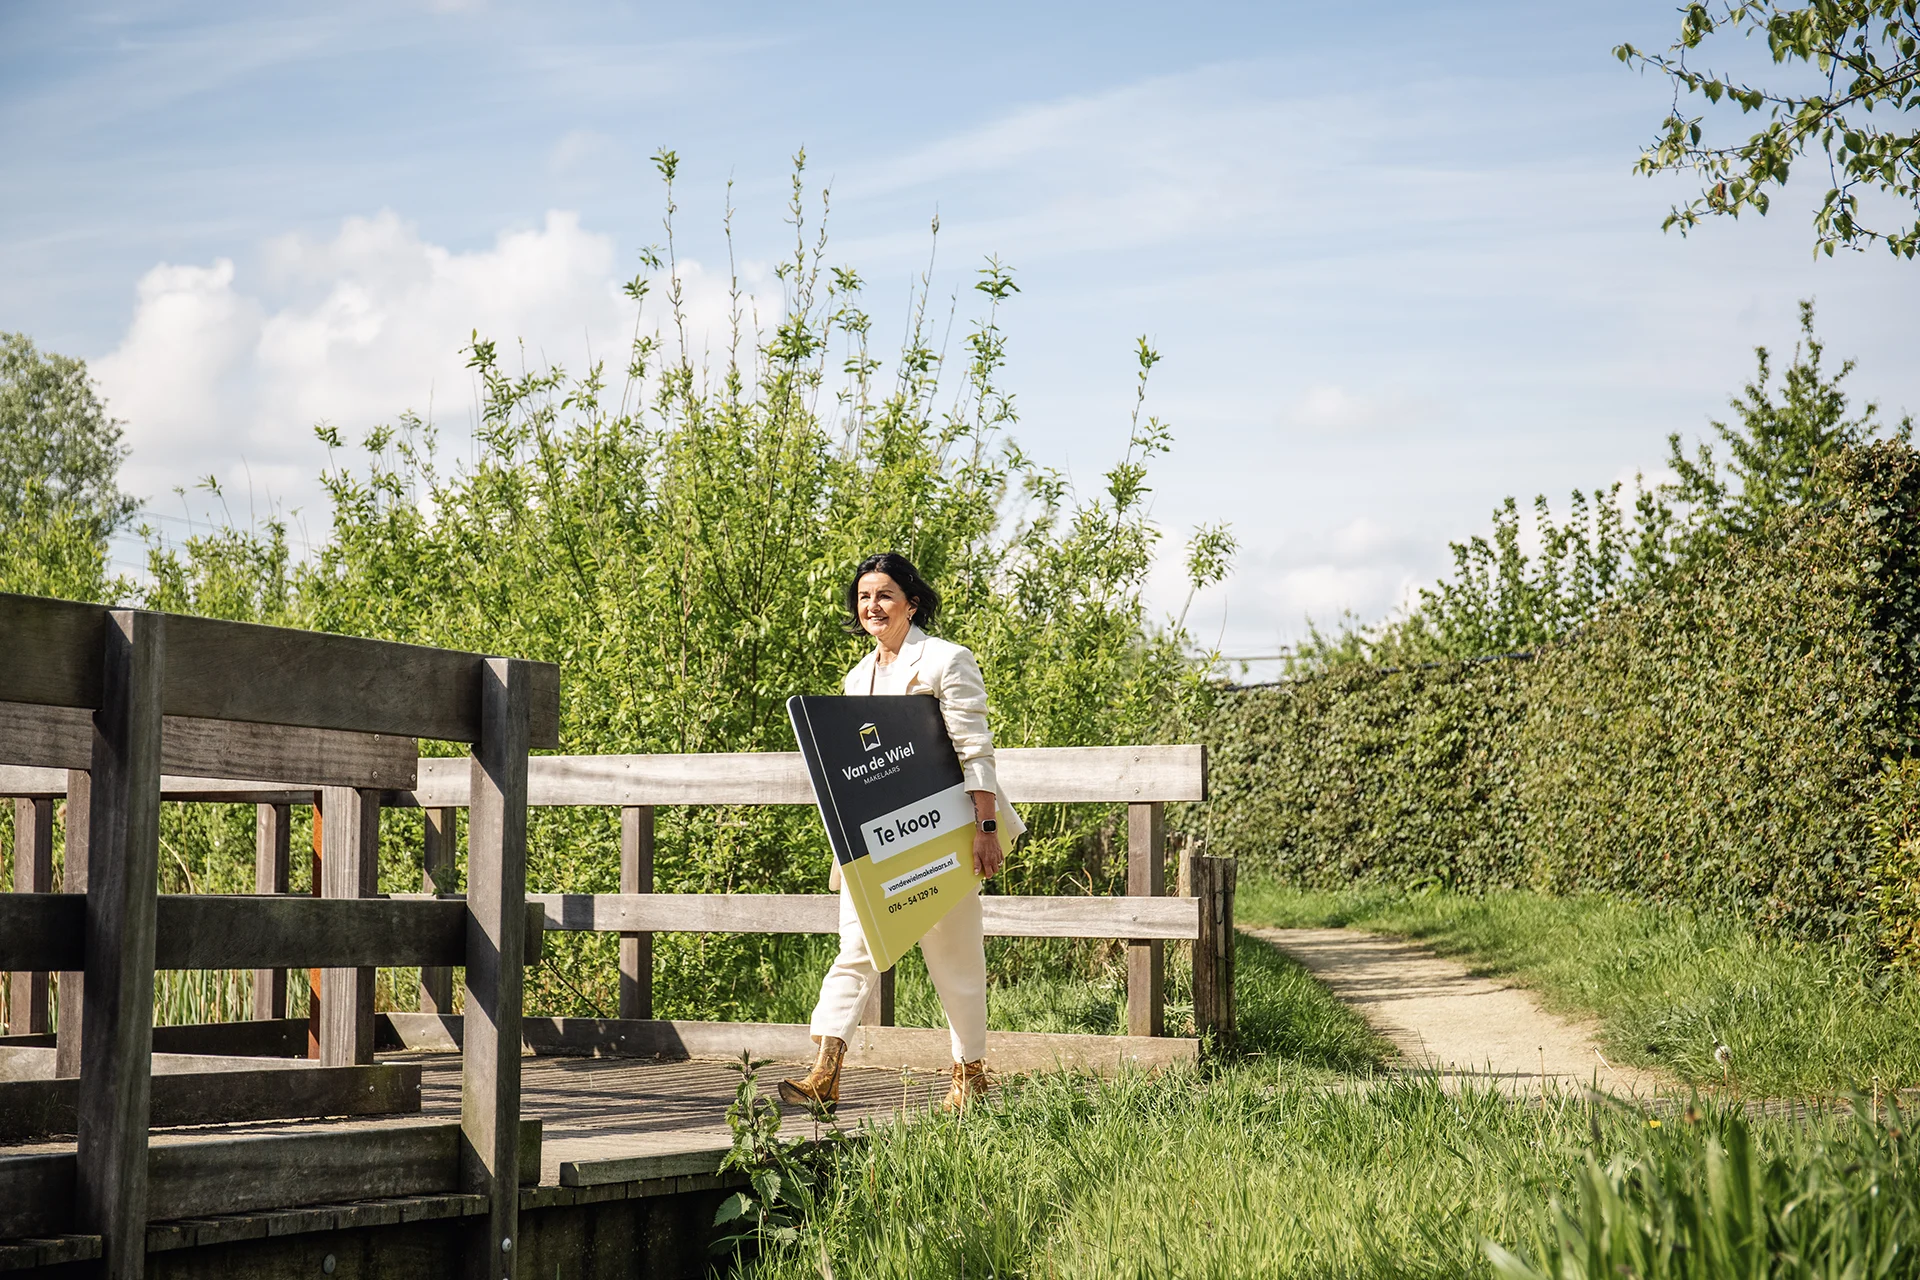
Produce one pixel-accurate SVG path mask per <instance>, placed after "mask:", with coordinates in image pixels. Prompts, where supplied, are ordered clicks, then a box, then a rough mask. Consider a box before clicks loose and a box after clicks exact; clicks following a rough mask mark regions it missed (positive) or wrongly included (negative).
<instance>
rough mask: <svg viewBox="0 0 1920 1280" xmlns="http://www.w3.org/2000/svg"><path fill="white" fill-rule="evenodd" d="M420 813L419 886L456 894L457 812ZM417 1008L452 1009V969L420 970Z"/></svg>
mask: <svg viewBox="0 0 1920 1280" xmlns="http://www.w3.org/2000/svg"><path fill="white" fill-rule="evenodd" d="M422 816H423V817H425V818H426V827H427V838H426V848H425V849H423V850H422V851H421V852H422V857H421V873H422V874H421V880H420V887H421V889H422V891H423V892H426V893H456V892H458V889H457V888H456V876H455V870H456V861H457V860H456V852H455V837H454V832H455V831H456V829H457V828H456V827H455V826H454V822H455V821H456V819H457V818H458V814H456V813H455V811H454V810H452V809H426V810H423V811H422ZM419 1008H420V1012H421V1013H439V1014H449V1013H452V1012H453V970H452V969H449V968H446V967H444V966H439V965H435V966H430V967H428V968H424V969H422V970H420V1005H419Z"/></svg>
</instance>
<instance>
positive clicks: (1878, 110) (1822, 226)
mask: <svg viewBox="0 0 1920 1280" xmlns="http://www.w3.org/2000/svg"><path fill="white" fill-rule="evenodd" d="M1680 15H1681V18H1680V38H1679V39H1678V40H1676V41H1674V43H1673V44H1672V45H1670V46H1669V47H1668V48H1667V51H1666V52H1665V53H1646V52H1643V51H1642V50H1640V49H1638V48H1636V47H1635V46H1633V45H1631V44H1623V45H1620V46H1619V47H1617V48H1616V49H1615V50H1614V56H1616V57H1617V58H1619V59H1620V60H1621V61H1622V62H1625V63H1627V64H1628V65H1630V66H1638V67H1642V68H1652V69H1653V70H1655V71H1658V72H1661V73H1662V74H1664V75H1665V76H1666V77H1667V78H1668V79H1669V80H1671V81H1672V82H1673V107H1672V109H1671V110H1669V111H1668V113H1667V118H1666V119H1665V120H1663V121H1662V122H1661V124H1660V132H1659V133H1658V135H1656V137H1655V138H1654V141H1653V144H1652V145H1651V146H1649V147H1648V148H1647V149H1646V151H1645V152H1643V153H1642V154H1641V156H1640V160H1639V163H1638V164H1637V165H1636V168H1637V170H1638V171H1639V172H1641V173H1648V174H1652V173H1667V172H1682V171H1688V172H1692V173H1695V174H1697V175H1699V177H1700V179H1701V182H1702V184H1703V185H1702V189H1701V193H1700V195H1699V196H1698V197H1697V198H1695V199H1693V200H1691V201H1689V202H1688V203H1686V204H1684V205H1675V206H1674V207H1673V209H1672V210H1671V211H1670V212H1669V213H1668V214H1667V218H1666V222H1665V223H1664V224H1663V225H1664V226H1665V227H1667V228H1673V227H1678V228H1680V231H1681V234H1683V235H1684V234H1685V233H1686V232H1688V231H1690V230H1692V229H1693V228H1694V227H1696V226H1698V225H1699V223H1700V221H1701V220H1702V219H1703V218H1707V217H1714V216H1719V215H1729V216H1732V217H1736V218H1737V217H1739V216H1740V214H1741V213H1742V212H1744V211H1745V210H1748V209H1751V210H1753V211H1754V212H1755V213H1759V214H1765V213H1766V212H1767V206H1768V202H1769V199H1770V197H1769V194H1768V189H1769V188H1772V187H1783V186H1785V185H1786V181H1787V173H1788V170H1789V169H1790V168H1791V167H1792V166H1793V164H1794V162H1795V161H1797V160H1799V159H1800V158H1801V157H1802V156H1805V155H1808V154H1809V153H1811V154H1812V155H1813V156H1815V157H1820V156H1824V157H1825V159H1826V172H1827V180H1828V184H1829V185H1828V188H1827V194H1826V198H1825V199H1824V200H1822V201H1821V203H1820V207H1819V208H1818V209H1817V210H1816V211H1815V212H1814V215H1813V230H1814V249H1815V252H1817V253H1825V254H1827V255H1828V256H1829V257H1831V256H1832V255H1833V251H1834V250H1835V249H1836V248H1848V249H1863V248H1865V247H1866V246H1867V245H1869V244H1871V243H1873V242H1875V241H1878V242H1880V243H1882V244H1884V245H1886V247H1887V248H1888V249H1890V250H1891V251H1892V252H1893V253H1895V254H1896V255H1898V256H1900V257H1905V258H1911V257H1913V256H1914V254H1915V252H1916V251H1920V128H1914V127H1912V126H1913V123H1914V121H1913V118H1912V117H1911V116H1910V115H1906V114H1905V113H1907V112H1909V111H1912V110H1913V109H1914V108H1916V107H1920V0H1811V2H1810V3H1805V4H1791V3H1783V2H1782V0H1720V3H1717V4H1706V3H1697V2H1696V3H1690V4H1687V5H1686V6H1685V7H1683V8H1682V9H1681V10H1680ZM1733 35H1739V36H1743V37H1752V36H1760V35H1764V36H1765V37H1766V42H1767V50H1768V52H1769V53H1770V54H1771V55H1772V57H1773V64H1774V66H1775V67H1776V68H1779V69H1780V71H1779V76H1780V78H1779V79H1778V80H1772V81H1771V83H1769V84H1768V85H1765V86H1761V85H1755V84H1750V83H1748V82H1746V81H1745V80H1743V79H1738V78H1736V77H1735V76H1733V75H1731V74H1728V73H1726V72H1724V71H1715V70H1712V69H1710V68H1708V69H1703V68H1702V67H1699V66H1697V65H1695V59H1696V58H1697V57H1698V56H1699V50H1700V48H1701V46H1702V45H1704V44H1706V43H1707V41H1708V40H1709V39H1710V38H1712V37H1714V36H1720V37H1722V39H1721V40H1720V41H1719V42H1717V44H1716V47H1720V46H1723V45H1726V44H1728V43H1730V40H1728V39H1726V37H1730V36H1733ZM1770 80H1771V77H1770ZM1696 97H1697V98H1704V99H1706V101H1707V103H1708V105H1709V106H1715V105H1719V104H1722V103H1724V104H1727V105H1728V106H1736V107H1738V108H1739V110H1740V113H1741V114H1742V115H1749V114H1757V115H1760V116H1763V117H1764V118H1765V119H1766V124H1765V125H1764V126H1763V127H1761V128H1760V129H1759V130H1758V131H1757V132H1755V133H1753V134H1752V135H1751V136H1750V137H1748V138H1747V139H1746V141H1744V142H1736V143H1733V144H1731V145H1719V144H1717V143H1713V142H1710V141H1708V140H1707V138H1706V132H1705V129H1704V128H1703V123H1704V121H1705V116H1704V115H1689V114H1687V106H1688V102H1687V101H1686V100H1688V99H1691V98H1696ZM1862 190H1865V191H1868V192H1879V193H1881V194H1882V195H1884V196H1887V197H1891V199H1890V200H1889V201H1887V202H1886V203H1887V204H1889V205H1890V206H1891V207H1890V208H1889V210H1888V212H1887V215H1886V216H1887V217H1888V218H1890V219H1891V221H1889V222H1886V223H1880V222H1879V217H1878V214H1877V213H1876V214H1874V215H1873V216H1874V223H1875V224H1877V225H1870V224H1869V223H1868V222H1867V221H1864V220H1863V218H1862V213H1861V208H1860V193H1861V191H1862ZM1909 217H1911V218H1912V222H1911V223H1908V222H1907V221H1906V220H1907V219H1908V218H1909Z"/></svg>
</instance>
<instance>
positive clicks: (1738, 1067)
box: [1237, 883, 1920, 1097]
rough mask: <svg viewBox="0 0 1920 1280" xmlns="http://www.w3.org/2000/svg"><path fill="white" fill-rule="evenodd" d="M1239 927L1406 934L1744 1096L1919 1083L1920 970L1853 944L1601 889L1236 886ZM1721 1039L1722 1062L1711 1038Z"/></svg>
mask: <svg viewBox="0 0 1920 1280" xmlns="http://www.w3.org/2000/svg"><path fill="white" fill-rule="evenodd" d="M1237 914H1238V916H1239V920H1240V923H1242V924H1245V925H1263V924H1264V925H1283V926H1306V925H1350V926H1353V927H1355V928H1361V929H1371V930H1375V931H1377V932H1382V933H1392V934H1399V935H1403V936H1406V937H1410V938H1418V939H1421V940H1422V941H1424V942H1426V943H1428V944H1429V945H1431V946H1432V947H1433V948H1434V949H1435V950H1437V951H1440V952H1442V953H1444V954H1448V955H1454V956H1458V957H1460V958H1462V959H1464V960H1466V961H1467V962H1468V963H1469V964H1470V965H1472V966H1473V968H1474V969H1475V971H1476V972H1480V973H1486V974H1495V975H1505V976H1509V977H1511V978H1513V979H1514V980H1515V981H1517V982H1519V983H1521V984H1523V985H1525V986H1527V987H1530V988H1532V989H1534V990H1536V991H1538V992H1539V993H1540V994H1541V996H1542V997H1543V999H1544V1000H1545V1002H1546V1003H1547V1004H1548V1005H1549V1006H1550V1007H1552V1008H1555V1009H1558V1010H1561V1011H1564V1012H1568V1013H1574V1014H1594V1015H1597V1016H1598V1017H1599V1019H1600V1024H1601V1040H1602V1043H1603V1044H1604V1045H1605V1046H1606V1048H1607V1049H1608V1051H1609V1054H1610V1056H1617V1057H1618V1058H1619V1059H1620V1060H1621V1061H1625V1062H1631V1063H1635V1064H1637V1065H1643V1066H1651V1067H1657V1068H1660V1069H1662V1070H1664V1071H1667V1072H1669V1073H1670V1074H1672V1075H1673V1076H1674V1077H1676V1078H1678V1079H1679V1080H1682V1081H1684V1082H1687V1083H1691V1084H1700V1085H1723V1084H1731V1085H1732V1086H1733V1087H1734V1088H1735V1089H1736V1090H1737V1091H1738V1092H1740V1093H1742V1094H1746V1095H1762V1096H1798V1097H1823V1096H1836V1095H1843V1094H1845V1093H1847V1092H1849V1091H1854V1090H1857V1091H1860V1092H1865V1093H1871V1092H1872V1091H1873V1090H1874V1089H1875V1087H1876V1086H1877V1087H1878V1088H1879V1089H1880V1090H1881V1091H1883V1092H1884V1091H1890V1090H1893V1089H1899V1088H1911V1087H1913V1086H1915V1085H1920V1035H1916V1034H1915V1031H1914V1028H1915V1027H1916V1026H1920V980H1916V977H1915V975H1914V974H1912V973H1911V972H1908V971H1905V970H1888V969H1887V968H1886V967H1885V966H1884V965H1881V964H1878V963H1876V962H1875V960H1874V959H1873V958H1872V957H1870V956H1867V955H1865V954H1862V953H1860V952H1857V951H1851V950H1847V949H1845V948H1841V947H1835V946H1829V945H1820V944H1811V943H1791V942H1786V941H1782V940H1780V939H1776V938H1769V937H1765V936H1762V935H1760V934H1758V933H1756V932H1755V931H1753V930H1752V929H1750V928H1748V927H1746V926H1744V925H1742V924H1741V923H1740V922H1738V921H1736V920H1731V919H1727V918H1724V917H1718V916H1708V915H1695V914H1692V913H1689V912H1682V911H1675V910H1672V909H1670V908H1661V907H1653V906H1648V905H1646V904H1643V903H1632V902H1622V901H1619V900H1615V899H1611V898H1601V897H1578V898H1545V897H1540V896H1538V895H1535V894H1529V893H1495V894H1487V895H1485V896H1475V897H1469V896H1464V895H1455V894H1447V893H1427V892H1423V893H1408V892H1400V891H1393V890H1380V889H1367V890H1350V891H1345V892H1338V893H1317V892H1307V891H1302V890H1297V889H1288V888H1282V887H1278V886H1274V885H1268V884H1258V883H1255V884H1249V885H1248V886H1246V887H1245V888H1244V889H1243V890H1242V892H1241V895H1240V898H1239V902H1238V904H1237ZM1721 1044H1724V1045H1726V1046H1728V1048H1729V1050H1730V1051H1731V1056H1732V1061H1731V1069H1730V1071H1726V1070H1723V1068H1722V1067H1721V1065H1720V1064H1719V1063H1717V1062H1715V1060H1714V1049H1715V1047H1716V1046H1717V1045H1721Z"/></svg>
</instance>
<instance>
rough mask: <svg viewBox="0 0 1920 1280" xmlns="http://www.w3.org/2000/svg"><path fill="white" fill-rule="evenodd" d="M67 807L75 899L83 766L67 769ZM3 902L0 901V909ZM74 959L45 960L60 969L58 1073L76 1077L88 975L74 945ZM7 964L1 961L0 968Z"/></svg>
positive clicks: (82, 884) (86, 791)
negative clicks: (67, 960)
mask: <svg viewBox="0 0 1920 1280" xmlns="http://www.w3.org/2000/svg"><path fill="white" fill-rule="evenodd" d="M66 793H67V811H66V827H67V830H66V836H65V843H64V846H63V848H62V852H63V853H64V854H65V855H66V859H65V862H64V864H63V865H62V867H61V869H60V890H61V892H62V893H66V894H71V895H73V896H74V897H75V898H76V899H84V897H85V895H86V892H87V818H88V814H89V812H90V811H91V810H92V808H93V777H92V775H91V774H89V773H88V772H87V771H86V770H85V769H73V770H70V771H68V773H67V786H66ZM4 909H5V904H4V903H0V910H4ZM86 927H87V926H86V911H85V909H84V907H83V908H82V910H81V913H80V917H79V919H78V920H77V921H76V922H75V923H74V924H72V925H70V926H69V927H68V928H67V930H66V932H65V934H64V935H63V936H64V937H66V938H67V939H68V940H74V939H77V938H79V937H80V936H81V933H82V931H83V930H84V929H85V928H86ZM8 932H9V931H8V930H6V929H0V945H4V940H5V939H6V938H7V936H8ZM73 956H74V959H73V962H72V963H71V964H70V965H65V966H63V965H59V964H54V963H52V962H49V963H48V966H47V967H48V968H53V969H59V970H60V972H59V973H58V974H57V975H56V976H55V978H54V981H55V983H57V984H58V985H57V987H56V990H58V991H59V993H60V1027H59V1032H60V1036H59V1046H60V1074H61V1075H62V1076H64V1077H72V1078H75V1079H77V1078H79V1075H80V1031H81V1027H82V1025H83V1024H84V1023H85V1021H86V1018H85V1016H84V1015H85V1012H86V1005H87V977H86V974H85V973H84V972H82V971H81V968H80V966H81V964H82V963H83V960H82V958H81V952H80V949H79V948H78V947H75V948H74V952H73ZM4 967H7V966H6V965H5V963H4V962H0V968H4Z"/></svg>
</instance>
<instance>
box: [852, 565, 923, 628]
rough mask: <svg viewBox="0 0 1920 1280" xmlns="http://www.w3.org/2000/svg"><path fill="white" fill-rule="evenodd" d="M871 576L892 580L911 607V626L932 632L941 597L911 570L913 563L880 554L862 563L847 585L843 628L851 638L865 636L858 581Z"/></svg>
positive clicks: (914, 569)
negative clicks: (845, 622)
mask: <svg viewBox="0 0 1920 1280" xmlns="http://www.w3.org/2000/svg"><path fill="white" fill-rule="evenodd" d="M870 573H884V574H886V575H887V576H888V577H889V578H892V579H893V583H894V585H895V586H897V587H899V588H900V594H901V595H903V596H905V597H906V598H907V603H909V604H911V605H912V606H913V625H914V626H916V627H918V628H920V629H921V630H922V631H932V630H933V621H934V619H935V618H937V617H938V616H939V615H940V593H939V592H938V591H935V590H934V589H933V588H932V587H931V586H929V585H927V580H926V579H925V578H923V577H921V576H920V571H919V570H918V569H916V568H914V567H913V561H911V560H909V559H907V558H906V557H905V556H903V555H901V554H899V553H898V552H896V551H882V552H881V553H880V554H879V555H873V556H868V557H867V558H866V559H865V560H862V561H861V562H860V565H859V567H858V568H856V569H855V570H854V571H853V577H852V578H850V579H849V580H848V582H847V624H846V625H847V631H848V632H849V633H850V634H852V635H856V636H857V635H864V634H866V628H865V627H863V626H861V625H860V579H862V578H864V577H866V576H867V575H868V574H870Z"/></svg>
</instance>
